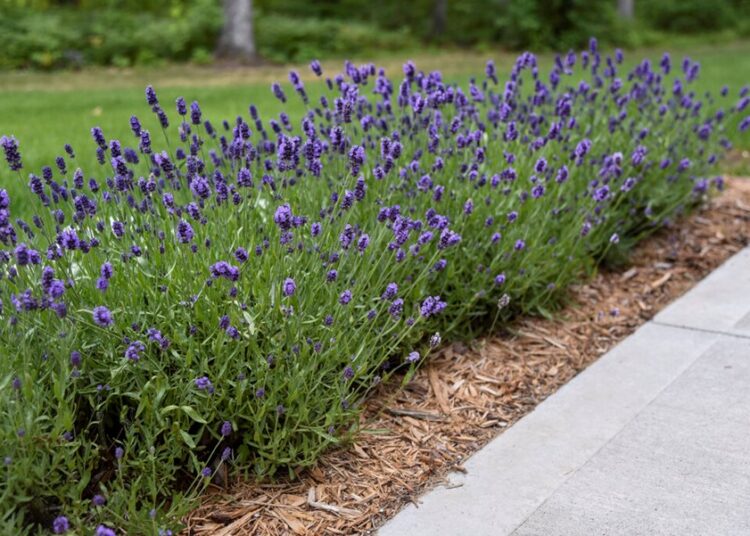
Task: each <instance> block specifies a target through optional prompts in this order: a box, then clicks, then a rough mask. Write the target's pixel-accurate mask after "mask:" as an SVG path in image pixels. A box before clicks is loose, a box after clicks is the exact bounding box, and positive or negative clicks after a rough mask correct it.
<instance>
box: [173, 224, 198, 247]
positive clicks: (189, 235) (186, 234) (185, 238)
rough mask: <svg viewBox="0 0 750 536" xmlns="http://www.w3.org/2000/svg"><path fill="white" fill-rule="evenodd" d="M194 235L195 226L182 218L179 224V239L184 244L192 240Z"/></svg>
mask: <svg viewBox="0 0 750 536" xmlns="http://www.w3.org/2000/svg"><path fill="white" fill-rule="evenodd" d="M194 235H195V233H194V232H193V227H192V226H191V225H190V224H189V223H188V222H186V221H185V220H180V221H179V223H178V224H177V240H178V241H179V242H181V243H182V244H187V243H189V242H192V240H193V236H194Z"/></svg>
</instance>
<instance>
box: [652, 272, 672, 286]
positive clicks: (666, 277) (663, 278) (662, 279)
mask: <svg viewBox="0 0 750 536" xmlns="http://www.w3.org/2000/svg"><path fill="white" fill-rule="evenodd" d="M670 279H672V272H667V273H666V274H664V275H663V276H661V277H660V278H659V279H657V280H656V281H654V282H653V283H651V288H652V289H654V290H655V289H657V288H659V287H660V286H662V285H663V284H664V283H666V282H667V281H669V280H670Z"/></svg>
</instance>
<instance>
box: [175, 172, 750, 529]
mask: <svg viewBox="0 0 750 536" xmlns="http://www.w3.org/2000/svg"><path fill="white" fill-rule="evenodd" d="M749 237H750V180H744V179H729V180H727V190H726V191H725V192H724V193H723V194H722V195H721V196H719V197H717V198H715V199H712V200H711V201H710V202H708V203H707V205H706V206H705V207H703V208H702V209H701V210H698V211H697V212H696V213H694V214H693V215H692V216H690V217H689V218H688V219H686V220H685V221H682V222H679V224H678V225H676V226H674V227H670V228H666V229H663V230H661V231H660V232H659V233H657V234H656V235H654V236H653V237H651V238H649V239H647V240H646V241H644V242H643V243H642V244H641V245H639V246H638V247H637V248H636V250H635V251H634V252H633V255H632V260H631V264H630V265H629V266H628V267H627V268H625V269H623V270H621V271H602V272H601V273H599V274H597V275H596V276H595V277H594V278H593V279H592V280H590V281H588V282H586V283H584V284H581V285H576V286H574V287H573V288H571V291H570V293H571V298H572V299H571V304H570V305H569V306H568V307H566V308H565V309H564V310H563V311H562V312H561V313H560V314H558V315H557V316H556V317H555V318H554V319H552V320H549V319H542V318H521V319H519V320H518V321H517V322H515V323H513V324H512V325H510V326H508V327H507V333H506V334H505V335H502V336H489V337H486V338H483V339H479V340H476V341H474V342H472V343H471V344H470V345H469V346H467V345H463V344H453V345H452V346H448V347H446V348H444V349H443V350H442V351H441V352H439V353H438V354H437V355H435V356H433V357H431V358H430V360H429V361H428V362H427V363H426V364H425V365H424V366H423V367H422V368H421V369H420V370H419V371H418V372H417V374H416V376H415V377H414V378H413V380H412V381H411V382H409V384H408V385H407V386H406V387H405V388H404V389H399V385H398V384H399V382H398V381H392V382H390V384H389V385H384V386H382V387H381V388H380V390H379V391H378V392H376V393H375V394H374V395H373V396H372V397H371V398H370V399H369V401H368V402H367V403H366V410H365V412H364V414H363V416H362V431H361V433H360V434H358V436H357V437H356V439H355V441H354V444H353V445H350V446H348V447H347V448H342V449H338V450H333V451H330V452H328V453H326V454H325V455H323V456H322V457H321V458H320V460H319V462H318V463H317V465H316V466H315V467H313V468H312V469H310V470H308V471H305V472H303V473H302V474H301V475H300V476H299V478H298V479H297V480H294V481H287V480H282V481H279V482H275V483H267V484H258V483H254V482H251V481H243V480H241V479H237V480H235V481H234V482H232V483H230V485H229V486H228V487H227V488H225V489H220V488H218V487H212V488H211V489H209V490H208V492H207V493H206V494H205V495H204V497H203V498H202V504H201V506H200V507H199V508H197V509H196V510H194V511H193V512H192V513H190V514H189V515H188V516H187V517H186V519H185V522H186V524H187V529H186V532H185V533H186V534H190V535H196V536H198V535H201V536H202V535H208V534H211V535H219V536H229V535H236V536H239V535H255V534H263V535H269V536H276V535H287V534H299V535H301V534H314V535H324V534H325V535H335V534H346V535H350V534H370V533H372V532H373V531H374V529H375V528H377V527H378V526H379V525H381V524H382V523H383V522H384V521H385V520H387V519H388V518H390V517H392V516H393V515H394V514H395V513H396V512H397V511H398V510H399V509H401V508H402V507H403V506H404V505H405V504H406V503H408V502H411V501H415V500H416V497H417V496H418V495H419V494H420V493H422V492H424V491H425V490H427V489H429V488H431V487H434V486H436V485H440V483H441V481H442V480H443V477H444V475H445V474H446V473H447V472H449V471H455V470H459V471H460V470H462V466H461V463H462V462H463V461H464V460H465V459H466V458H467V457H468V456H469V455H471V454H472V453H473V452H475V451H476V450H478V449H479V448H480V447H482V445H484V444H485V443H487V442H488V441H489V440H490V439H492V438H493V437H495V436H496V435H498V434H499V433H501V432H502V431H503V430H504V429H505V428H507V427H508V426H511V425H512V424H513V423H514V422H516V421H517V420H518V419H520V418H521V417H523V416H524V415H525V414H526V413H528V412H529V411H531V410H532V409H533V408H534V407H535V406H536V405H537V404H539V403H540V402H541V401H542V400H544V399H545V398H546V397H548V396H549V395H550V394H552V393H554V392H555V391H556V390H557V389H558V388H559V387H560V386H561V385H563V384H564V383H566V382H567V381H568V380H570V379H571V378H572V377H573V376H575V375H576V374H578V373H579V372H580V371H581V370H583V369H584V368H586V366H588V365H589V364H590V363H592V362H593V361H595V360H596V359H597V358H598V357H599V356H601V355H602V354H604V353H605V352H607V351H608V350H610V349H611V348H612V347H613V346H615V345H616V344H617V343H618V342H620V341H621V340H622V339H624V338H625V337H627V336H628V335H630V334H631V333H632V332H633V331H635V329H636V328H637V327H638V326H640V325H641V324H643V323H644V322H646V321H647V320H649V319H650V318H652V317H653V316H654V315H655V314H656V313H657V312H658V311H659V310H660V309H662V308H663V307H664V306H665V305H667V304H668V303H670V302H671V301H673V300H674V299H675V298H677V297H678V296H680V295H681V294H683V293H684V292H685V291H686V290H687V289H689V288H690V287H692V286H693V285H695V284H696V283H697V282H698V281H699V280H700V279H701V278H703V277H704V276H706V275H707V274H708V273H709V272H711V271H712V270H713V269H715V268H716V267H718V266H719V265H720V264H721V263H722V262H723V261H724V260H726V259H727V258H728V257H730V256H731V255H733V254H734V253H736V252H737V251H739V250H740V249H742V248H743V247H744V246H746V245H747V244H748V243H749V242H750V239H749Z"/></svg>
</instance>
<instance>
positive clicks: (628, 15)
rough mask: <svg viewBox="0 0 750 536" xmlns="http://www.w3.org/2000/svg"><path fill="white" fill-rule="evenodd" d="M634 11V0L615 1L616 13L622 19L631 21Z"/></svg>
mask: <svg viewBox="0 0 750 536" xmlns="http://www.w3.org/2000/svg"><path fill="white" fill-rule="evenodd" d="M634 11H635V0H617V13H618V14H619V15H620V17H622V18H623V19H628V20H630V19H632V18H633V13H634Z"/></svg>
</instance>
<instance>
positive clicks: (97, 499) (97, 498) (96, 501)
mask: <svg viewBox="0 0 750 536" xmlns="http://www.w3.org/2000/svg"><path fill="white" fill-rule="evenodd" d="M106 503H107V499H105V498H104V496H103V495H99V494H98V493H97V494H96V495H94V496H93V497H92V498H91V504H93V505H94V506H103V505H105V504H106Z"/></svg>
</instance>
